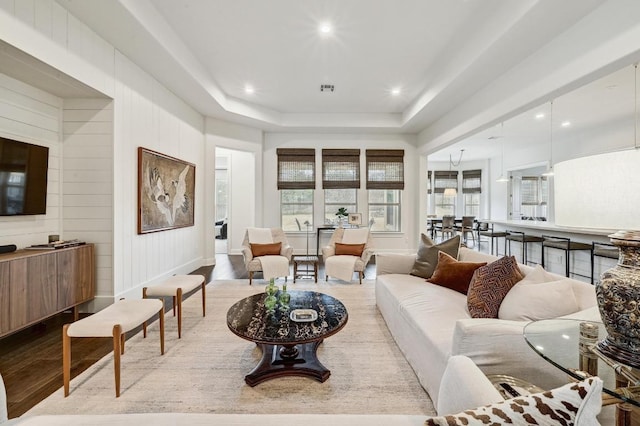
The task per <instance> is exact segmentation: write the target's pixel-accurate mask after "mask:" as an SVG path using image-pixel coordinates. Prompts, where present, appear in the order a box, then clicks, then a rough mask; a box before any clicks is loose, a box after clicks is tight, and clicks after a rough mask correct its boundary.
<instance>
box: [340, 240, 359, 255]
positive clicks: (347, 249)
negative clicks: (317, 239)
mask: <svg viewBox="0 0 640 426" xmlns="http://www.w3.org/2000/svg"><path fill="white" fill-rule="evenodd" d="M363 250H364V243H363V244H342V243H336V255H345V254H346V255H349V256H358V257H360V256H362V251H363Z"/></svg>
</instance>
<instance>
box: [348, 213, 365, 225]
mask: <svg viewBox="0 0 640 426" xmlns="http://www.w3.org/2000/svg"><path fill="white" fill-rule="evenodd" d="M349 225H362V213H349Z"/></svg>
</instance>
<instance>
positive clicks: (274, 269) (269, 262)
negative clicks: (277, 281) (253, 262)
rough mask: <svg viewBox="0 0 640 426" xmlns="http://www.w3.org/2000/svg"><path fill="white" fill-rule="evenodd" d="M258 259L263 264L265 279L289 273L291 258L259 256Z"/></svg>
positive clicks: (284, 275)
mask: <svg viewBox="0 0 640 426" xmlns="http://www.w3.org/2000/svg"><path fill="white" fill-rule="evenodd" d="M256 259H258V260H259V261H260V264H261V265H262V275H264V279H265V280H269V279H271V278H278V277H286V276H288V275H289V259H287V258H286V257H285V256H259V257H257V258H256Z"/></svg>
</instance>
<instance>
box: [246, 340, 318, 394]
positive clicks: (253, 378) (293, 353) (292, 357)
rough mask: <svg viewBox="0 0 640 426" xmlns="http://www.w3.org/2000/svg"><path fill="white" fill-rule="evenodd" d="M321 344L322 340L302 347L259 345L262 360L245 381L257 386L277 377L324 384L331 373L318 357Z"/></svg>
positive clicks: (301, 345)
mask: <svg viewBox="0 0 640 426" xmlns="http://www.w3.org/2000/svg"><path fill="white" fill-rule="evenodd" d="M320 343H322V341H321V340H320V341H318V342H312V343H306V344H300V345H286V346H282V345H264V344H261V345H258V346H260V348H261V349H262V359H261V360H260V363H259V364H258V365H257V366H256V368H254V369H253V370H252V371H251V373H249V374H248V375H247V376H245V378H244V381H245V382H246V383H247V384H248V385H249V386H255V385H257V384H259V383H262V382H264V381H266V380H271V379H275V378H277V377H286V376H303V377H310V378H312V379H316V380H317V381H319V382H324V381H326V380H327V379H328V378H329V376H330V375H331V371H329V370H328V369H327V368H326V367H325V366H324V365H322V363H321V362H320V361H318V357H317V356H316V350H317V349H318V346H319V345H320Z"/></svg>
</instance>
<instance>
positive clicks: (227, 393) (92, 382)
mask: <svg viewBox="0 0 640 426" xmlns="http://www.w3.org/2000/svg"><path fill="white" fill-rule="evenodd" d="M254 283H256V282H255V281H254ZM257 284H258V285H256V284H254V285H253V286H251V287H250V286H249V285H248V282H247V280H228V281H216V282H212V283H210V284H209V285H207V316H206V317H205V318H203V317H202V308H201V300H202V299H201V297H200V293H199V292H198V293H196V294H194V295H192V296H191V297H189V299H187V300H186V301H185V303H184V304H183V307H184V310H183V329H182V339H180V340H178V338H177V321H176V319H175V318H174V317H173V316H171V315H170V314H169V315H167V317H166V319H167V321H166V322H165V338H166V345H165V354H164V356H161V355H160V346H159V338H158V323H157V321H156V322H155V323H154V324H152V325H151V327H150V329H149V333H148V336H147V338H146V339H143V338H142V333H138V334H137V335H135V336H133V337H132V338H130V339H129V340H127V344H126V353H125V354H124V356H123V357H122V375H121V380H122V385H121V396H120V398H115V393H114V378H113V355H112V354H110V355H107V356H106V357H105V358H103V359H102V360H100V361H99V362H97V363H96V364H94V365H93V366H92V367H90V368H89V369H88V370H87V371H85V372H83V373H82V374H81V375H80V376H78V377H76V378H75V379H73V380H72V381H71V393H70V395H69V397H67V398H64V397H63V392H62V389H59V390H58V391H56V392H55V393H54V394H53V395H51V396H50V397H49V398H47V399H45V400H44V401H42V402H41V403H40V404H38V405H36V406H35V407H34V408H32V409H31V410H30V411H29V412H28V413H27V414H26V415H36V414H63V413H64V414H106V413H140V412H185V413H274V414H280V413H308V414H324V413H335V414H424V415H433V414H435V410H434V408H433V404H432V402H431V400H430V398H429V396H428V395H427V393H426V392H425V391H424V389H423V388H422V387H421V386H420V384H419V383H418V380H417V378H416V376H415V374H414V373H413V370H412V369H411V367H410V366H409V364H407V362H406V360H405V359H404V356H403V355H402V353H401V352H400V350H399V349H398V347H397V346H396V344H395V342H394V340H393V337H392V336H391V334H390V333H389V330H388V329H387V327H386V324H385V322H384V319H383V318H382V316H381V315H380V313H379V312H378V310H377V308H376V304H375V293H374V282H373V281H372V280H367V281H364V282H363V284H362V285H358V284H344V283H342V284H341V283H336V284H333V283H329V284H327V283H325V282H322V283H320V284H314V283H310V282H306V283H304V282H303V283H300V282H299V283H296V284H290V285H289V288H290V289H298V290H299V289H309V290H315V291H320V292H323V293H327V294H329V295H332V296H334V297H336V298H338V299H339V300H341V301H342V302H343V303H344V305H345V306H346V307H347V310H348V313H349V321H348V323H347V325H346V326H345V328H344V329H342V330H341V331H340V332H338V333H337V334H335V335H333V336H331V337H329V338H328V339H326V340H325V341H324V343H323V344H322V345H320V347H319V349H318V358H319V359H320V361H321V362H322V363H323V364H324V365H325V366H326V367H327V368H328V369H330V370H331V377H329V379H328V380H327V381H326V382H324V383H320V382H317V381H315V380H312V379H309V378H303V377H285V378H278V379H274V380H270V381H266V382H264V383H261V384H259V385H257V386H255V387H253V388H252V387H249V386H248V385H246V384H245V382H244V376H245V375H246V374H248V373H249V372H250V371H251V370H252V369H253V367H254V366H255V365H256V364H257V362H258V361H259V359H260V350H259V349H258V348H257V346H256V345H255V344H254V343H252V342H249V341H246V340H243V339H241V338H239V337H237V336H236V335H234V334H233V333H231V331H229V329H228V328H227V325H226V313H227V310H228V309H229V307H230V306H231V305H233V303H235V302H236V301H238V300H239V299H241V298H243V297H246V296H249V295H251V294H254V293H258V292H260V291H262V290H263V288H264V283H263V282H262V281H261V280H258V281H257ZM77 342H80V340H79V339H74V340H73V341H72V348H73V344H74V343H75V344H77Z"/></svg>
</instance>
